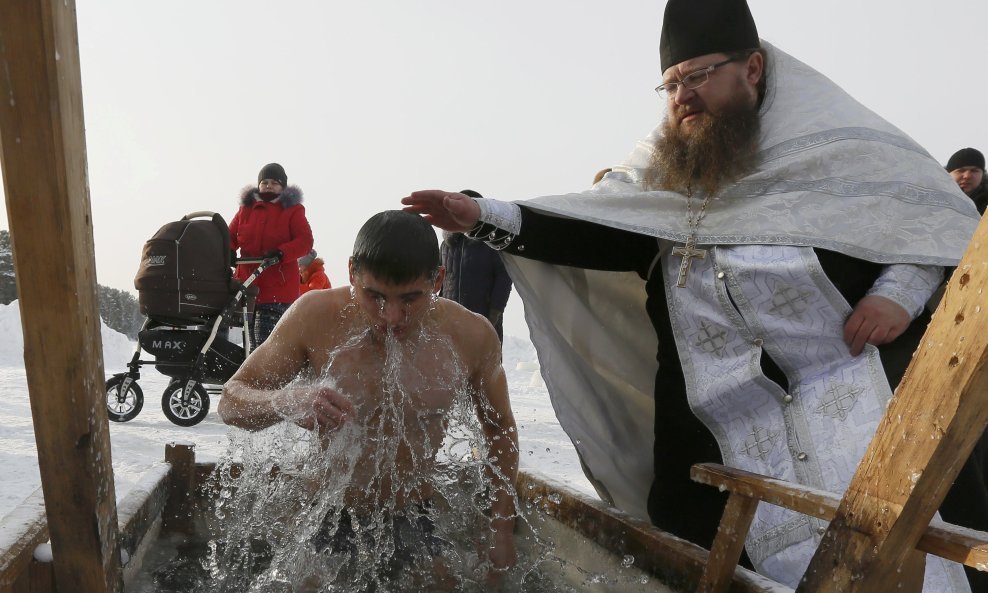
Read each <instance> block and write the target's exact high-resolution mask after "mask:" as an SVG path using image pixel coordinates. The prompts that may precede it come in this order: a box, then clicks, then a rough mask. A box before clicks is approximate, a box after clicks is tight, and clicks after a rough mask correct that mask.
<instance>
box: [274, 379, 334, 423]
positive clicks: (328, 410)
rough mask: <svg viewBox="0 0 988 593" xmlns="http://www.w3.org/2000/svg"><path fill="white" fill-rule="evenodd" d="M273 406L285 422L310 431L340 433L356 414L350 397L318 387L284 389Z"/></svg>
mask: <svg viewBox="0 0 988 593" xmlns="http://www.w3.org/2000/svg"><path fill="white" fill-rule="evenodd" d="M271 405H272V407H273V408H274V410H275V411H276V412H277V413H278V414H279V415H280V416H281V417H282V418H285V419H286V420H291V421H292V422H294V423H295V424H297V425H299V426H301V427H302V428H305V429H308V430H315V429H316V428H319V429H321V431H326V430H336V429H338V428H339V427H340V426H342V425H343V423H344V422H345V421H346V419H347V418H348V417H349V416H350V414H351V413H352V412H353V405H352V404H351V403H350V400H349V399H348V398H347V397H346V396H344V395H343V394H341V393H340V392H339V391H336V390H335V389H332V388H330V387H326V386H318V385H311V386H306V387H288V388H285V389H282V390H280V391H278V393H277V395H275V396H274V398H273V399H272V401H271Z"/></svg>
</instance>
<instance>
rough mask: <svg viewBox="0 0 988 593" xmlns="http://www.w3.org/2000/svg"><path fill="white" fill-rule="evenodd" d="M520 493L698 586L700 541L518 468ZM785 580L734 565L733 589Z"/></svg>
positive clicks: (674, 582) (756, 591) (680, 583)
mask: <svg viewBox="0 0 988 593" xmlns="http://www.w3.org/2000/svg"><path fill="white" fill-rule="evenodd" d="M517 490H518V497H519V498H520V499H522V501H523V502H524V503H526V504H533V503H535V502H536V501H538V504H539V505H540V507H539V510H540V512H543V513H545V514H546V515H547V516H549V517H552V518H554V519H556V520H557V521H559V522H561V523H563V524H564V525H567V526H569V527H571V528H573V529H574V530H576V531H577V532H579V533H581V534H583V535H584V536H585V537H586V538H587V539H589V540H591V541H594V542H596V543H598V544H600V545H601V546H602V547H604V548H605V549H607V550H610V551H611V552H612V553H614V554H618V555H622V556H623V555H630V556H634V558H635V566H637V567H639V568H641V569H643V570H646V571H648V572H650V573H652V574H653V575H656V577H657V578H658V579H659V580H660V581H662V582H663V583H665V584H666V585H668V586H669V587H671V588H673V589H675V590H677V591H694V590H696V587H697V585H698V584H699V582H700V578H701V575H702V574H703V569H704V566H706V564H707V559H708V555H709V553H708V552H707V550H704V549H703V548H701V547H700V546H698V545H696V544H693V543H691V542H688V541H686V540H684V539H680V538H678V537H676V536H674V535H672V534H669V533H666V532H664V531H661V530H659V529H656V528H655V527H654V526H653V525H652V524H651V523H649V522H648V521H643V520H641V519H636V518H634V517H631V516H630V515H627V514H625V513H623V512H621V511H619V510H617V509H614V508H611V507H609V506H607V505H606V504H605V503H603V502H602V501H599V500H592V499H590V498H589V497H586V496H583V495H580V494H578V493H576V492H574V491H573V490H572V489H570V488H567V487H566V486H564V485H562V484H557V483H554V482H552V481H550V480H544V479H541V478H538V477H535V476H532V475H530V474H528V473H527V472H525V471H520V472H518V486H517ZM781 590H784V589H780V586H779V585H778V584H776V583H774V582H773V581H771V580H769V579H767V578H765V577H763V576H761V575H758V574H756V573H754V572H751V571H749V570H746V569H744V568H738V569H736V570H735V572H734V575H733V577H732V579H731V581H730V588H729V591H730V592H731V593H777V592H779V591H781Z"/></svg>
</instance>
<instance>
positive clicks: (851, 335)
mask: <svg viewBox="0 0 988 593" xmlns="http://www.w3.org/2000/svg"><path fill="white" fill-rule="evenodd" d="M911 321H912V317H911V316H910V315H909V312H908V311H906V310H905V309H903V308H902V305H900V304H898V303H896V302H895V301H893V300H891V299H887V298H885V297H881V296H878V295H874V294H872V295H868V296H866V297H864V298H862V299H861V300H860V301H858V304H857V305H855V306H854V311H853V312H852V313H851V315H850V317H848V318H847V322H845V323H844V342H845V343H846V344H847V345H848V346H849V347H850V349H851V356H857V355H858V354H861V351H862V350H864V345H865V344H866V343H868V344H871V345H872V346H881V345H882V344H888V343H889V342H891V341H892V340H894V339H896V338H898V337H899V336H900V335H902V332H904V331H906V328H907V327H909V323H910V322H911Z"/></svg>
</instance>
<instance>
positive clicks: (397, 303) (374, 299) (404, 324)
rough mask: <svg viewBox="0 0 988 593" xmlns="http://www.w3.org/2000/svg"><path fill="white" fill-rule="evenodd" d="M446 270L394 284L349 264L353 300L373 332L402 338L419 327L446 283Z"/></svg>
mask: <svg viewBox="0 0 988 593" xmlns="http://www.w3.org/2000/svg"><path fill="white" fill-rule="evenodd" d="M444 272H445V270H444V269H443V268H440V269H439V273H438V274H437V276H436V279H435V280H431V279H429V278H426V277H425V276H422V277H420V278H418V279H417V280H413V281H411V282H405V283H401V284H395V283H393V282H389V281H386V280H382V279H380V278H378V277H377V276H375V275H374V274H371V273H370V272H365V271H356V270H354V269H353V263H352V262H351V264H350V284H351V286H353V295H354V300H355V301H356V303H357V306H358V307H360V310H361V312H362V313H363V314H364V316H365V318H366V319H367V321H368V323H369V324H370V326H371V328H372V329H373V331H374V333H375V334H377V335H379V336H386V335H387V334H391V335H393V336H394V337H396V338H398V339H402V338H404V337H406V336H408V335H410V334H411V333H412V331H413V330H414V329H416V328H417V327H418V324H419V322H420V321H421V319H422V317H423V315H424V314H425V312H426V311H427V310H428V309H429V308H430V307H431V306H432V304H433V302H434V301H435V296H436V294H437V293H438V292H439V289H440V288H442V285H443V275H444Z"/></svg>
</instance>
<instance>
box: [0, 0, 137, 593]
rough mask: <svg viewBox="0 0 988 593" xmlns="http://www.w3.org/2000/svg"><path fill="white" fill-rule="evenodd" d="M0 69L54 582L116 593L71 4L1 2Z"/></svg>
mask: <svg viewBox="0 0 988 593" xmlns="http://www.w3.org/2000/svg"><path fill="white" fill-rule="evenodd" d="M0 64H2V65H3V75H2V76H0V97H3V99H2V100H0V147H2V153H0V163H2V166H3V178H4V192H5V194H6V202H7V215H8V220H9V223H10V236H11V243H12V245H13V254H14V267H15V270H16V271H17V272H18V274H17V292H18V298H19V302H20V311H21V323H22V326H23V330H24V356H25V368H26V371H27V383H28V390H29V393H30V398H31V413H32V416H33V418H34V430H35V438H36V440H37V444H38V461H39V464H40V467H41V483H42V488H43V489H44V494H45V503H46V507H47V515H48V528H49V530H50V532H51V539H52V549H53V556H54V559H55V560H54V564H55V580H56V582H57V586H58V589H59V590H60V591H66V592H68V591H86V592H87V593H103V592H106V591H120V590H121V589H122V586H123V585H122V579H121V571H120V555H119V550H118V548H117V519H116V507H115V499H114V488H113V475H112V469H111V465H110V439H109V428H108V426H107V418H106V404H105V394H104V393H103V384H104V377H103V360H102V349H101V344H100V328H99V315H98V310H97V296H96V275H95V261H94V254H93V235H92V222H91V218H90V205H89V190H88V186H87V181H86V143H85V125H84V122H83V114H82V90H81V78H80V74H79V47H78V38H77V32H76V12H75V3H74V2H73V1H72V0H4V1H2V2H0ZM27 271H30V273H25V272H27Z"/></svg>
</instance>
